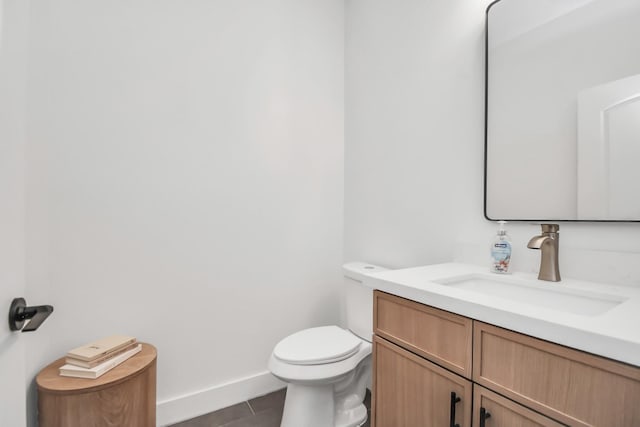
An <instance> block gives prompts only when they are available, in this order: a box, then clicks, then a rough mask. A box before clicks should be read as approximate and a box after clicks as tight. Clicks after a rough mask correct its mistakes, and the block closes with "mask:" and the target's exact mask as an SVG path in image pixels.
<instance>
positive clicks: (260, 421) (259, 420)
mask: <svg viewBox="0 0 640 427" xmlns="http://www.w3.org/2000/svg"><path fill="white" fill-rule="evenodd" d="M286 392H287V389H285V388H283V389H282V390H278V391H274V392H273V393H270V394H267V395H265V396H260V397H256V398H255V399H251V400H249V401H247V402H242V403H238V404H237V405H233V406H229V407H228V408H224V409H220V410H218V411H215V412H211V413H209V414H205V415H201V416H199V417H196V418H192V419H190V420H187V421H182V422H180V423H178V424H173V425H172V426H171V427H279V426H280V420H281V419H282V409H283V408H284V398H285V396H286ZM364 404H365V406H366V407H367V411H368V412H369V418H370V417H371V395H370V394H369V391H368V390H367V396H366V397H365V399H364ZM369 425H370V424H369V419H367V422H366V423H365V424H364V426H363V427H369Z"/></svg>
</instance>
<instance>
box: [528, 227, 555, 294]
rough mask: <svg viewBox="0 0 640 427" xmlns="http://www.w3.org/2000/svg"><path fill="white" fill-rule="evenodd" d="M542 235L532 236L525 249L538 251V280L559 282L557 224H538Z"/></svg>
mask: <svg viewBox="0 0 640 427" xmlns="http://www.w3.org/2000/svg"><path fill="white" fill-rule="evenodd" d="M540 225H541V227H542V234H540V235H539V236H533V237H532V238H531V240H529V243H528V244H527V247H528V248H529V249H540V251H541V255H540V272H539V273H538V279H539V280H547V281H549V282H559V281H560V269H559V268H558V240H559V239H560V235H559V234H558V230H559V229H560V226H559V225H558V224H540Z"/></svg>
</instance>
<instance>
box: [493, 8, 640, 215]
mask: <svg viewBox="0 0 640 427" xmlns="http://www.w3.org/2000/svg"><path fill="white" fill-rule="evenodd" d="M486 131H487V137H486V138H487V139H486V168H487V169H486V181H485V192H486V193H485V197H486V200H485V215H486V216H487V218H489V219H509V220H538V221H540V220H547V221H548V220H566V221H575V220H585V221H640V0H499V1H497V2H495V3H493V4H492V5H491V6H490V8H489V9H488V11H487V129H486Z"/></svg>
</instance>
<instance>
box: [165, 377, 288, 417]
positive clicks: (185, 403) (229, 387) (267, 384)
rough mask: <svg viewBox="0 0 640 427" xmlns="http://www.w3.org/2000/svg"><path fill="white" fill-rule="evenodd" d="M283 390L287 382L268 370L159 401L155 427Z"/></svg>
mask: <svg viewBox="0 0 640 427" xmlns="http://www.w3.org/2000/svg"><path fill="white" fill-rule="evenodd" d="M284 387H286V383H284V382H282V381H280V380H278V379H277V378H276V377H274V376H273V375H272V374H271V373H270V372H269V371H265V372H260V373H258V374H255V375H251V376H248V377H244V378H238V379H236V380H234V381H230V382H228V383H224V384H218V385H215V386H213V387H210V388H207V389H204V390H199V391H196V392H193V393H188V394H185V395H182V396H178V397H173V398H171V399H166V400H163V401H158V403H157V406H156V409H157V411H156V419H157V421H156V422H157V425H158V426H167V425H170V424H173V423H177V422H180V421H184V420H188V419H190V418H194V417H197V416H199V415H203V414H207V413H209V412H213V411H217V410H218V409H222V408H226V407H227V406H231V405H235V404H236V403H240V402H244V401H245V400H249V399H253V398H254V397H258V396H262V395H264V394H267V393H270V392H272V391H276V390H279V389H281V388H284Z"/></svg>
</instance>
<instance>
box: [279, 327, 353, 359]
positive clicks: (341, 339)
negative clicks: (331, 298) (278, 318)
mask: <svg viewBox="0 0 640 427" xmlns="http://www.w3.org/2000/svg"><path fill="white" fill-rule="evenodd" d="M362 342H363V341H362V340H361V339H360V338H358V337H357V336H355V335H354V334H353V333H351V332H349V331H347V330H344V329H342V328H339V327H338V326H321V327H318V328H310V329H305V330H302V331H299V332H296V333H294V334H292V335H289V336H288V337H286V338H284V339H283V340H282V341H280V342H279V343H278V344H277V345H276V347H275V348H274V350H273V356H274V357H275V358H277V359H278V360H280V361H282V362H285V363H288V364H291V365H325V364H330V363H336V362H339V361H341V360H345V359H348V358H349V357H351V356H353V355H354V354H356V353H357V352H358V350H359V349H360V346H361V344H362Z"/></svg>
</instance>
